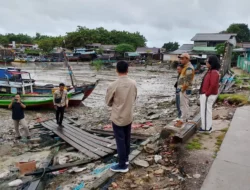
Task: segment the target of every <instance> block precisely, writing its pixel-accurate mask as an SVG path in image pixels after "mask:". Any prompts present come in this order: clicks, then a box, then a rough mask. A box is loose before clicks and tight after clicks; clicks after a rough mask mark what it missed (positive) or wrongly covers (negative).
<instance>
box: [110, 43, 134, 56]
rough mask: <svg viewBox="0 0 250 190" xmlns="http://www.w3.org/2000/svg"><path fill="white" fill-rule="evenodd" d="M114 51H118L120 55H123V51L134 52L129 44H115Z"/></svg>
mask: <svg viewBox="0 0 250 190" xmlns="http://www.w3.org/2000/svg"><path fill="white" fill-rule="evenodd" d="M115 51H116V52H118V53H120V55H121V56H124V53H125V52H134V51H135V48H134V46H132V45H130V44H119V45H117V46H116V48H115Z"/></svg>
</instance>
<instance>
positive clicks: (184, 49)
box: [170, 44, 194, 55]
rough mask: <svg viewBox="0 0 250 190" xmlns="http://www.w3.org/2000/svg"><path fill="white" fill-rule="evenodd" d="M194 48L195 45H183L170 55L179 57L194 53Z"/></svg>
mask: <svg viewBox="0 0 250 190" xmlns="http://www.w3.org/2000/svg"><path fill="white" fill-rule="evenodd" d="M193 47H194V45H193V44H183V45H182V46H181V47H180V48H179V49H177V50H175V51H173V52H171V53H170V54H175V55H179V54H182V53H188V52H190V51H192V49H193Z"/></svg>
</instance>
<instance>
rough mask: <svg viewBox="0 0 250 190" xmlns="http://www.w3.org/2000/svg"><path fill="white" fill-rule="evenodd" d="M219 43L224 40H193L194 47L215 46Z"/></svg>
mask: <svg viewBox="0 0 250 190" xmlns="http://www.w3.org/2000/svg"><path fill="white" fill-rule="evenodd" d="M221 43H225V41H206V42H200V41H195V42H194V47H216V45H218V44H221Z"/></svg>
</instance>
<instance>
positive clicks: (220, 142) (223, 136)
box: [215, 133, 226, 147]
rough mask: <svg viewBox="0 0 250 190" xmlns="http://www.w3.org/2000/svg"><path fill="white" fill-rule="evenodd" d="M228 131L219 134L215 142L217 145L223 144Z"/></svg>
mask: <svg viewBox="0 0 250 190" xmlns="http://www.w3.org/2000/svg"><path fill="white" fill-rule="evenodd" d="M225 135H226V133H222V134H221V135H219V136H218V137H217V138H216V139H217V142H216V143H215V144H216V145H217V146H219V147H220V146H221V144H222V142H223V139H224V138H225Z"/></svg>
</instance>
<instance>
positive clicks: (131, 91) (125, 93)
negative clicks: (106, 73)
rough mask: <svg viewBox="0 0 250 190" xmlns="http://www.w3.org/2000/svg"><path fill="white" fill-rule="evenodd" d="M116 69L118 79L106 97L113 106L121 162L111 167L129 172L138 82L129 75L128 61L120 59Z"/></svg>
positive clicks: (115, 132)
mask: <svg viewBox="0 0 250 190" xmlns="http://www.w3.org/2000/svg"><path fill="white" fill-rule="evenodd" d="M116 71H117V73H118V79H117V80H116V81H115V82H113V83H111V84H110V85H109V87H108V90H107V94H106V99H105V100H106V104H107V105H108V106H110V107H112V112H111V120H112V126H113V130H114V134H115V139H116V144H117V152H118V157H119V163H118V164H117V165H115V166H113V167H111V170H112V171H114V172H127V171H128V161H129V160H128V158H129V153H130V135H131V125H132V121H133V110H134V103H135V100H136V96H137V88H136V82H135V81H134V80H132V79H130V78H129V77H128V76H127V74H128V63H127V62H125V61H119V62H118V63H117V66H116Z"/></svg>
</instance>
